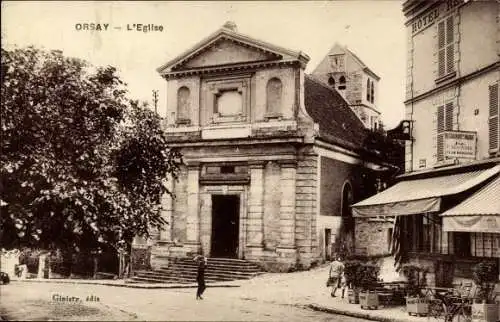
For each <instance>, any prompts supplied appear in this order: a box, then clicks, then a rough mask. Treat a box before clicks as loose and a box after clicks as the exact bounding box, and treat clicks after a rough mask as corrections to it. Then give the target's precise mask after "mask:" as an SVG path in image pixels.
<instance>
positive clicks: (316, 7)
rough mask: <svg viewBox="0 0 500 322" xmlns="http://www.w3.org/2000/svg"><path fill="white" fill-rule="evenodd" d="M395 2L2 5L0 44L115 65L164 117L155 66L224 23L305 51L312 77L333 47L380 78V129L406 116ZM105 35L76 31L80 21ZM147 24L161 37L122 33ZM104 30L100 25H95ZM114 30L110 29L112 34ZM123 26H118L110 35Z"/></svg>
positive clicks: (135, 94) (133, 92)
mask: <svg viewBox="0 0 500 322" xmlns="http://www.w3.org/2000/svg"><path fill="white" fill-rule="evenodd" d="M401 8H402V1H398V0H389V1H383V0H368V1H354V0H344V1H290V2H286V1H269V2H268V1H248V2H247V1H235V2H231V1H214V2H212V1H202V2H196V1H193V2H189V1H172V2H169V1H159V2H154V1H145V2H141V1H127V2H120V1H102V2H101V1H99V2H98V1H96V2H92V1H82V2H76V1H69V2H57V1H48V2H45V1H43V2H42V1H38V2H37V1H33V2H28V1H23V2H9V1H2V12H1V18H2V21H1V33H2V46H4V47H5V46H8V47H10V46H18V47H24V46H28V45H34V46H36V47H39V48H44V49H59V50H62V51H63V53H64V54H65V55H67V56H72V57H78V58H82V59H84V60H87V61H89V62H90V63H91V64H93V65H96V66H105V65H112V66H115V67H117V68H118V70H119V73H120V75H121V77H122V79H123V80H124V81H125V82H126V83H127V84H128V89H129V91H130V97H131V98H135V99H140V100H145V101H148V102H149V103H150V104H152V97H153V95H152V91H153V90H158V94H159V101H158V112H159V113H160V114H161V115H163V116H165V115H164V114H165V106H166V105H165V104H166V81H165V80H163V79H162V78H161V77H160V76H159V74H158V73H157V71H156V68H158V67H159V66H161V65H163V64H164V63H166V62H168V61H170V60H171V59H173V58H175V57H176V56H177V55H179V54H181V53H182V52H184V51H185V50H187V49H189V48H190V47H192V46H193V45H195V44H196V43H197V42H198V41H200V40H201V39H203V38H205V37H207V36H209V35H210V34H212V33H213V32H215V31H216V30H217V29H219V28H220V27H221V26H222V25H223V24H224V23H225V22H226V21H233V22H235V23H236V25H237V28H238V32H240V33H243V34H245V35H248V36H251V37H253V38H257V39H260V40H263V41H266V42H269V43H272V44H275V45H278V46H281V47H285V48H288V49H291V50H296V51H299V50H300V51H303V52H305V53H306V54H307V55H308V56H309V57H310V58H311V60H310V61H309V63H308V65H307V68H306V72H312V71H313V70H314V68H315V67H316V66H317V65H318V64H319V62H320V61H321V59H322V58H323V57H324V56H325V55H326V54H327V53H328V51H329V49H330V48H331V47H332V46H333V45H334V43H335V42H337V43H339V44H341V45H345V46H347V47H348V48H349V49H350V50H351V51H353V52H354V53H355V54H356V55H357V56H358V57H360V58H361V60H362V61H363V62H364V63H365V64H366V65H367V66H369V67H370V69H372V70H373V71H374V72H375V73H376V74H377V75H378V76H380V78H381V80H380V81H379V93H378V96H379V98H378V105H377V107H378V109H379V110H380V111H381V112H382V120H383V122H384V124H385V125H386V128H392V127H394V126H396V125H397V124H398V123H399V121H400V120H401V119H402V118H403V116H404V104H403V101H404V82H405V71H406V48H405V39H406V38H405V29H404V17H403V13H402V10H401ZM90 23H100V24H109V26H108V30H102V31H89V30H82V29H83V28H81V29H80V30H79V28H80V26H83V24H90ZM133 24H154V25H157V26H160V25H161V26H162V27H163V31H150V32H143V31H137V30H127V25H128V26H130V27H132V26H133ZM101 26H102V25H101ZM115 27H116V28H115ZM117 28H121V29H117Z"/></svg>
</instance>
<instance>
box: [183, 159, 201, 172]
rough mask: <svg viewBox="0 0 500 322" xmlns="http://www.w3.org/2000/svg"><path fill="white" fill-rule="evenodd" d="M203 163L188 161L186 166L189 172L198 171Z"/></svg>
mask: <svg viewBox="0 0 500 322" xmlns="http://www.w3.org/2000/svg"><path fill="white" fill-rule="evenodd" d="M200 165H201V162H200V161H188V162H186V166H187V168H188V170H197V169H199V168H200Z"/></svg>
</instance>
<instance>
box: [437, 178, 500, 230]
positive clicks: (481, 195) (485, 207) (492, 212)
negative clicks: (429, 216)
mask: <svg viewBox="0 0 500 322" xmlns="http://www.w3.org/2000/svg"><path fill="white" fill-rule="evenodd" d="M441 216H442V217H443V230H444V231H465V232H478V233H500V176H498V177H497V178H495V179H494V180H493V181H492V182H490V183H488V184H487V185H486V186H484V187H483V188H481V189H480V190H479V191H477V192H476V193H474V194H473V195H472V196H470V197H469V198H467V199H466V200H464V201H463V202H461V203H460V204H458V205H457V206H455V207H453V208H451V209H449V210H448V211H446V212H444V213H443V214H441Z"/></svg>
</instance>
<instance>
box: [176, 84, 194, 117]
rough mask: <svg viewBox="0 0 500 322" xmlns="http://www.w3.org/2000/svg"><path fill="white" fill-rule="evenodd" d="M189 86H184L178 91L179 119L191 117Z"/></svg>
mask: <svg viewBox="0 0 500 322" xmlns="http://www.w3.org/2000/svg"><path fill="white" fill-rule="evenodd" d="M190 94H191V93H190V91H189V88H187V87H186V86H182V87H181V88H179V90H178V91H177V119H178V120H188V119H189V105H190V102H189V96H190Z"/></svg>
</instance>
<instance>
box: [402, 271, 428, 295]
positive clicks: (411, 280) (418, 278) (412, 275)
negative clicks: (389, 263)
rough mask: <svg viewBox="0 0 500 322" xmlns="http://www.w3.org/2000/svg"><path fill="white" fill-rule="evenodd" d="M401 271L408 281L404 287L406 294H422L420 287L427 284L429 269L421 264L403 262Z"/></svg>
mask: <svg viewBox="0 0 500 322" xmlns="http://www.w3.org/2000/svg"><path fill="white" fill-rule="evenodd" d="M401 271H402V273H403V275H404V276H405V278H406V280H407V282H408V285H407V288H406V293H407V295H408V296H415V297H419V296H422V292H421V288H422V287H424V286H426V285H427V274H428V273H429V269H428V268H427V267H425V266H421V265H413V264H404V265H403V266H402V268H401Z"/></svg>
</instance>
